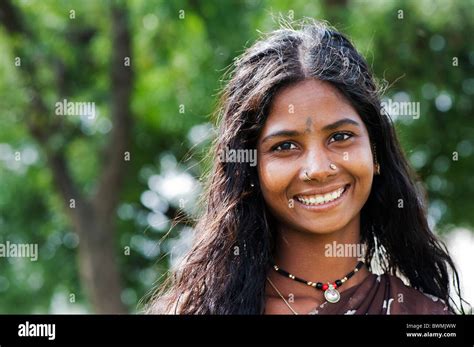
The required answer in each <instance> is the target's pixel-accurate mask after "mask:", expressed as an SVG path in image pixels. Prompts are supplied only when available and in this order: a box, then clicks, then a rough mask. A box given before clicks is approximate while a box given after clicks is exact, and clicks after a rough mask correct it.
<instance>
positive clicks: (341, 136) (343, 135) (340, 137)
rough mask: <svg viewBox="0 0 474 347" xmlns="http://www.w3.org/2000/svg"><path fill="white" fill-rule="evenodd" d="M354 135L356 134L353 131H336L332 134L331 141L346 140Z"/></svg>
mask: <svg viewBox="0 0 474 347" xmlns="http://www.w3.org/2000/svg"><path fill="white" fill-rule="evenodd" d="M352 136H354V135H353V134H351V133H347V132H339V133H335V134H334V135H332V136H331V139H330V140H329V143H331V142H334V141H335V142H342V141H346V140H348V139H350V138H351V137H352ZM333 140H334V141H333Z"/></svg>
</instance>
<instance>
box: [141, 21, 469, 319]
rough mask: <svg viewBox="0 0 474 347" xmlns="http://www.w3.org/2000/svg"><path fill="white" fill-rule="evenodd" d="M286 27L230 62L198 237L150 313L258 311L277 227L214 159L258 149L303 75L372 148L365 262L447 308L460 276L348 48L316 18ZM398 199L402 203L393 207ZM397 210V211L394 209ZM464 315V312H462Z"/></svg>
mask: <svg viewBox="0 0 474 347" xmlns="http://www.w3.org/2000/svg"><path fill="white" fill-rule="evenodd" d="M296 25H297V26H298V28H297V29H294V28H293V27H292V26H288V25H286V26H285V27H283V28H282V29H279V30H276V31H274V32H272V33H271V34H269V35H267V36H266V37H264V38H262V39H261V40H259V41H257V42H256V43H255V44H254V45H253V46H252V47H250V48H249V49H247V50H246V52H245V53H244V54H243V55H242V56H241V57H239V58H238V59H237V60H235V63H234V69H233V71H232V75H231V76H232V77H231V78H230V80H229V81H228V83H227V86H226V87H225V89H224V90H223V93H222V97H221V103H220V105H219V108H218V111H217V116H218V117H217V118H218V119H217V122H218V136H217V138H216V140H215V142H214V146H213V151H212V152H211V155H212V156H213V158H214V160H213V167H212V170H211V171H210V172H209V176H208V178H207V186H206V191H205V194H204V195H203V199H202V202H203V204H204V206H205V207H204V211H203V214H202V216H201V217H200V219H199V220H198V223H197V225H196V226H195V232H196V238H195V241H194V245H193V247H192V249H191V250H190V251H189V253H188V254H187V256H186V257H185V260H184V262H183V264H182V265H181V266H180V267H179V269H178V270H177V271H176V272H174V274H173V276H171V277H170V278H169V279H168V282H167V283H166V284H165V285H164V286H163V287H162V289H161V290H160V291H159V294H158V297H156V298H155V299H154V300H153V301H152V304H151V305H150V307H149V311H150V312H162V313H173V312H176V313H180V314H261V313H263V311H264V290H265V278H266V275H267V271H268V269H269V267H270V266H271V260H272V256H273V251H274V239H275V237H274V233H275V227H274V226H275V220H274V217H273V216H272V215H271V214H270V213H269V212H268V210H267V208H266V205H265V201H264V199H263V197H262V194H261V191H260V189H259V184H258V176H257V171H256V169H255V167H252V166H250V165H249V164H245V163H232V162H224V161H221V160H219V153H221V151H223V150H225V149H226V148H231V149H248V150H253V149H256V146H257V139H258V137H259V134H260V131H261V129H262V128H263V125H264V123H265V120H266V117H267V113H268V109H269V105H270V103H271V102H272V99H273V97H274V96H275V94H276V93H277V91H278V90H279V89H280V88H281V87H283V86H286V85H288V84H290V83H295V82H298V81H302V80H305V79H309V78H314V79H317V80H321V81H327V82H329V83H330V84H331V85H333V86H334V87H336V88H337V89H338V90H339V91H340V92H342V93H343V95H344V96H345V97H346V98H347V99H348V100H349V101H350V102H351V104H352V105H353V107H354V108H355V109H356V110H357V112H358V114H359V116H360V117H361V118H362V120H363V121H364V123H365V125H366V127H367V129H368V132H369V137H370V141H371V143H372V144H374V145H375V146H376V149H377V159H378V162H379V163H380V165H381V168H382V173H381V175H378V176H375V177H374V181H373V185H372V190H371V193H370V196H369V198H368V201H367V202H366V204H365V206H364V207H363V209H362V211H361V229H360V230H361V240H362V242H364V243H366V245H367V253H366V264H368V266H369V268H370V264H371V261H372V259H373V258H374V256H377V258H378V260H379V264H380V266H381V268H382V270H383V271H384V272H386V273H390V274H394V275H396V274H399V275H402V276H404V277H405V278H406V279H407V280H408V281H409V283H410V285H411V286H413V287H415V288H417V289H419V290H422V291H423V292H425V293H428V294H431V295H434V296H437V297H439V298H441V299H443V300H444V301H445V302H446V303H448V305H449V307H450V308H451V309H452V310H453V306H452V304H451V302H452V299H451V297H450V294H449V282H450V281H449V275H450V272H451V274H452V275H453V279H454V280H455V283H454V284H455V287H456V292H457V294H458V296H459V297H461V295H460V286H459V276H458V273H457V271H456V268H455V266H454V263H453V261H452V259H451V257H450V256H449V254H448V252H447V250H446V247H445V246H444V245H443V244H442V243H441V242H440V241H439V240H438V239H437V238H436V236H435V235H434V234H433V232H432V231H431V230H430V228H429V226H428V223H427V218H426V205H425V198H424V193H423V192H422V189H421V188H420V186H417V183H416V182H417V181H418V180H417V178H416V175H415V173H414V172H413V171H412V170H411V168H410V166H409V164H408V163H407V160H406V159H405V156H404V154H403V152H402V150H401V148H400V144H399V141H398V139H397V136H396V133H395V131H394V127H393V124H392V122H391V119H390V118H389V116H387V115H386V113H385V112H382V110H381V102H380V96H381V92H380V88H379V87H378V86H377V84H376V83H375V81H374V78H373V76H372V73H371V72H370V70H369V67H368V65H367V63H366V61H365V60H364V58H363V57H362V56H361V55H360V54H359V53H358V52H357V50H356V49H355V48H354V46H353V45H352V44H351V42H350V41H349V40H348V39H347V38H346V37H345V36H344V35H342V34H340V33H339V32H337V31H335V30H333V29H332V28H330V27H329V26H327V25H325V24H323V23H320V22H316V21H314V20H305V21H303V22H301V23H296ZM400 199H401V200H400ZM400 201H402V202H403V208H398V207H399V206H398V204H399V202H400ZM461 309H462V305H461Z"/></svg>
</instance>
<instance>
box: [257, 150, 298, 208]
mask: <svg viewBox="0 0 474 347" xmlns="http://www.w3.org/2000/svg"><path fill="white" fill-rule="evenodd" d="M258 163H259V164H258V176H259V182H260V187H261V189H262V193H263V195H264V197H265V198H267V197H270V196H271V197H272V198H273V199H272V200H274V201H276V199H277V198H278V199H281V198H285V199H286V196H285V195H284V194H285V192H286V188H287V187H288V186H289V184H290V182H291V180H292V178H293V176H294V172H293V170H292V169H291V166H290V167H289V166H288V165H285V164H284V163H283V162H282V161H277V160H271V159H268V158H260V160H259V162H258Z"/></svg>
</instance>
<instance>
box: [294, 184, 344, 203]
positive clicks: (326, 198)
mask: <svg viewBox="0 0 474 347" xmlns="http://www.w3.org/2000/svg"><path fill="white" fill-rule="evenodd" d="M344 190H345V187H342V188H339V189H338V190H335V191H334V192H331V193H326V194H324V195H311V196H309V195H307V196H304V197H303V196H297V197H296V198H297V199H298V201H299V202H301V203H303V204H305V205H321V204H325V203H328V202H331V201H333V200H336V199H338V198H339V197H340V196H341V195H342V193H344Z"/></svg>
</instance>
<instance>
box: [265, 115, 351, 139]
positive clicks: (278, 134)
mask: <svg viewBox="0 0 474 347" xmlns="http://www.w3.org/2000/svg"><path fill="white" fill-rule="evenodd" d="M348 124H350V125H355V126H357V127H360V124H359V123H358V122H356V121H355V120H353V119H350V118H342V119H339V120H338V121H336V122H334V123H331V124H328V125H325V126H324V127H323V128H322V129H321V130H322V131H330V130H335V129H337V128H340V127H341V126H343V125H348ZM299 135H301V133H300V132H299V131H297V130H279V131H276V132H274V133H271V134H270V135H268V136H265V138H264V139H263V140H262V143H264V142H266V141H268V140H270V139H272V138H274V137H294V136H299Z"/></svg>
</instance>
